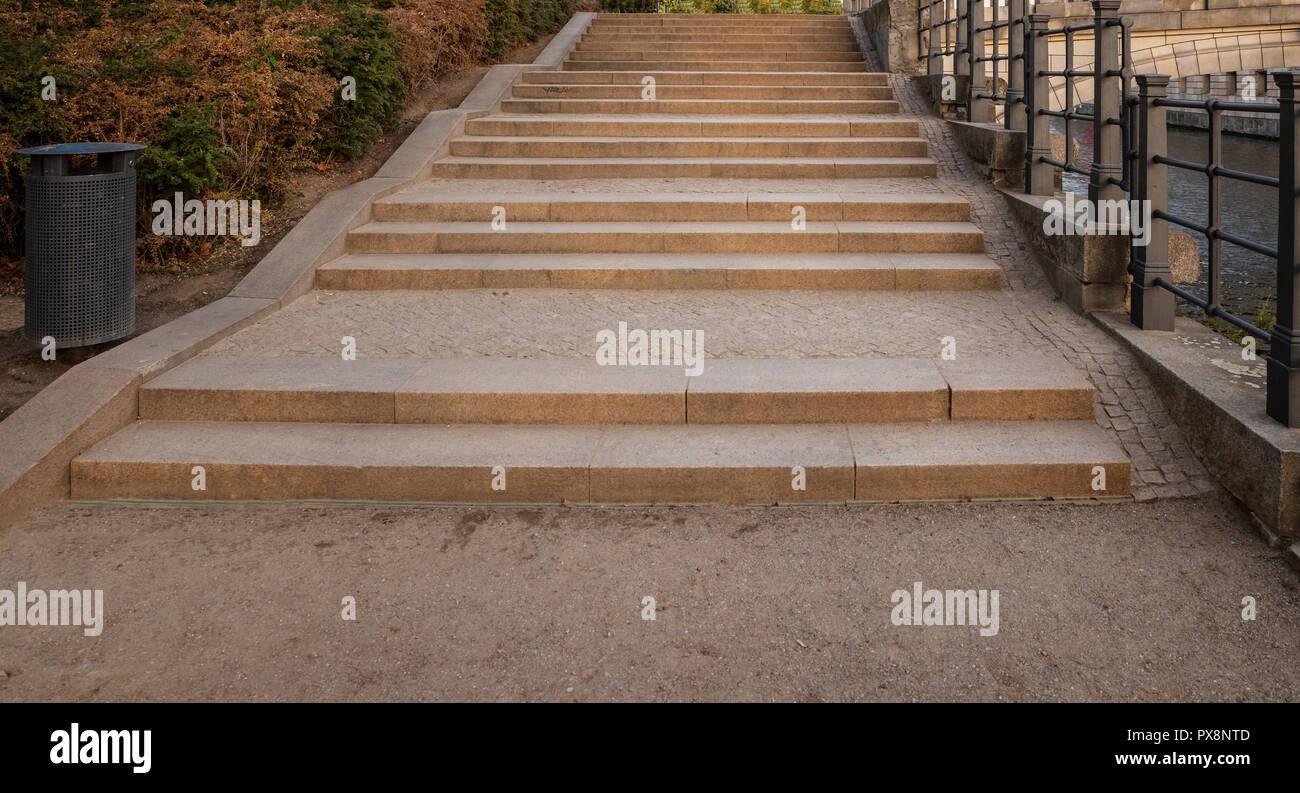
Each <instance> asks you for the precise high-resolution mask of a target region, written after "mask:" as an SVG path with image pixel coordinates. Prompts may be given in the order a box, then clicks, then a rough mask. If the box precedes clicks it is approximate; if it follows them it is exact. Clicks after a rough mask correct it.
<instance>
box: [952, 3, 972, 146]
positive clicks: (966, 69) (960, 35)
mask: <svg viewBox="0 0 1300 793" xmlns="http://www.w3.org/2000/svg"><path fill="white" fill-rule="evenodd" d="M972 2H977V0H957V19H956V21H955V22H954V24H953V26H954V27H955V28H957V46H956V47H954V48H953V53H952V72H953V75H954V76H955V77H956V80H957V82H958V83H960V82H961V78H962V76H963V75H964V76H966V77H967V78H969V77H970V40H969V33H970V30H969V26H968V21H969V19H970V4H971V3H972ZM966 120H967V121H970V88H969V85H968V86H967V89H966Z"/></svg>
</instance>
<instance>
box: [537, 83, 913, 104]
mask: <svg viewBox="0 0 1300 793" xmlns="http://www.w3.org/2000/svg"><path fill="white" fill-rule="evenodd" d="M644 90H645V89H644V87H643V86H641V85H574V84H550V85H547V84H532V85H516V86H515V87H514V88H513V89H511V96H512V97H514V98H516V99H550V98H559V99H636V100H639V101H647V102H649V101H656V102H658V101H665V100H671V99H726V100H733V101H734V100H738V99H765V100H772V99H786V100H809V99H893V98H894V92H893V91H892V90H891V89H890V88H889V86H885V85H657V86H655V98H654V99H645V98H643V97H642V91H644Z"/></svg>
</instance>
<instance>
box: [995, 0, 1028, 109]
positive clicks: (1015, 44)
mask: <svg viewBox="0 0 1300 793" xmlns="http://www.w3.org/2000/svg"><path fill="white" fill-rule="evenodd" d="M993 1H994V2H997V0H993ZM1007 56H1008V57H1007V101H1006V104H1005V105H1003V108H1002V123H1003V125H1004V126H1005V127H1006V128H1007V129H1015V130H1021V131H1024V130H1025V129H1026V126H1027V125H1026V123H1025V118H1026V116H1025V103H1024V99H1025V69H1024V63H1023V62H1021V63H1019V64H1018V63H1017V61H1023V58H1024V56H1025V0H1011V2H1010V6H1009V8H1008V10H1007Z"/></svg>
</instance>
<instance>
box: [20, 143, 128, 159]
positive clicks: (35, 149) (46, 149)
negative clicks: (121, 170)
mask: <svg viewBox="0 0 1300 793" xmlns="http://www.w3.org/2000/svg"><path fill="white" fill-rule="evenodd" d="M143 148H145V146H144V144H142V143H50V144H47V145H45V146H31V147H29V148H26V149H18V150H17V151H15V152H14V154H32V155H37V156H39V155H52V154H113V153H115V152H120V151H137V150H139V149H143Z"/></svg>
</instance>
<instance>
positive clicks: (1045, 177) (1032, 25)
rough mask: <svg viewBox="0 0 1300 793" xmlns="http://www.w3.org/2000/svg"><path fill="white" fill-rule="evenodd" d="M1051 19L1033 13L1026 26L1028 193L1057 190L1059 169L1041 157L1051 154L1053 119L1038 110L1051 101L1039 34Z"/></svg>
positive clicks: (1043, 42)
mask: <svg viewBox="0 0 1300 793" xmlns="http://www.w3.org/2000/svg"><path fill="white" fill-rule="evenodd" d="M1050 20H1051V17H1050V16H1048V15H1047V14H1030V15H1029V24H1028V26H1027V27H1026V28H1025V116H1026V122H1027V126H1028V132H1027V139H1026V141H1025V143H1026V146H1025V192H1026V193H1028V194H1029V195H1052V194H1053V193H1055V192H1056V173H1055V172H1054V170H1053V168H1052V166H1051V165H1049V164H1047V163H1045V162H1043V161H1042V159H1043V158H1044V157H1046V158H1048V159H1051V157H1052V119H1051V118H1050V117H1048V116H1045V115H1043V114H1041V113H1039V112H1038V111H1039V110H1040V109H1046V108H1047V107H1049V106H1050V104H1051V96H1052V93H1051V89H1052V86H1051V78H1050V77H1047V76H1046V75H1044V74H1043V72H1045V71H1047V63H1048V61H1047V39H1046V38H1045V37H1040V36H1039V35H1038V34H1039V32H1040V31H1044V30H1047V23H1048V22H1049V21H1050ZM1066 145H1067V146H1068V145H1069V141H1067V142H1066Z"/></svg>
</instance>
